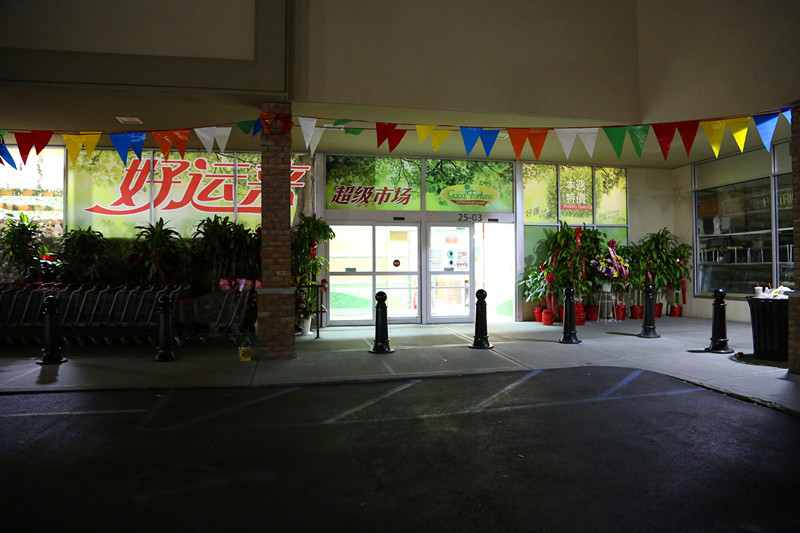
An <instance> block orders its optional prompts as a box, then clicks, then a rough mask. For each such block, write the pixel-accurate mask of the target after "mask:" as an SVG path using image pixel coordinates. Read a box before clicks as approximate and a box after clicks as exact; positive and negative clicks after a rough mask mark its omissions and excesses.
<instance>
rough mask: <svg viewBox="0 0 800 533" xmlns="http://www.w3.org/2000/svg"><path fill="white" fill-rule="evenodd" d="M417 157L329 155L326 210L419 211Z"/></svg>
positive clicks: (326, 164) (418, 166) (326, 169)
mask: <svg viewBox="0 0 800 533" xmlns="http://www.w3.org/2000/svg"><path fill="white" fill-rule="evenodd" d="M420 164H421V163H420V160H419V159H405V158H400V157H352V156H328V157H327V158H326V163H325V166H326V168H325V199H326V206H327V209H357V210H380V211H419V209H420V182H421V178H420V176H421V169H420Z"/></svg>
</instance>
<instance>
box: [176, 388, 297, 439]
mask: <svg viewBox="0 0 800 533" xmlns="http://www.w3.org/2000/svg"><path fill="white" fill-rule="evenodd" d="M299 389H300V387H289V388H288V389H284V390H281V391H278V392H274V393H272V394H268V395H266V396H262V397H261V398H256V399H255V400H250V401H249V402H244V403H240V404H238V405H233V406H231V407H226V408H225V409H219V410H217V411H212V412H211V413H207V414H205V415H203V416H198V417H195V418H190V419H189V420H186V421H184V422H181V423H180V424H175V425H174V426H172V427H173V428H176V429H178V428H185V427H187V426H191V425H192V424H196V423H197V422H204V421H206V420H209V419H211V418H214V417H216V416H219V415H221V414H224V413H230V412H231V411H236V410H238V409H242V408H244V407H249V406H251V405H255V404H257V403H260V402H264V401H266V400H271V399H273V398H277V397H278V396H283V395H284V394H288V393H290V392H294V391H296V390H299Z"/></svg>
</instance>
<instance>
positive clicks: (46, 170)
mask: <svg viewBox="0 0 800 533" xmlns="http://www.w3.org/2000/svg"><path fill="white" fill-rule="evenodd" d="M7 148H8V149H9V152H10V153H11V157H12V158H13V159H14V161H15V163H16V165H17V170H14V169H13V168H12V167H11V165H8V164H6V165H0V220H2V219H3V218H6V217H9V218H17V217H18V216H19V215H20V214H21V213H24V214H25V215H26V216H27V217H28V219H29V220H38V221H41V222H42V224H43V226H42V228H43V229H44V230H45V232H46V233H47V234H52V235H60V234H61V233H62V232H63V222H64V191H63V188H64V160H65V151H64V149H63V148H45V149H43V150H42V151H41V152H40V153H39V154H36V152H35V151H34V150H31V152H30V154H29V155H28V159H27V162H26V163H25V164H24V165H23V164H22V158H21V157H20V156H19V151H18V150H17V147H16V146H8V147H7Z"/></svg>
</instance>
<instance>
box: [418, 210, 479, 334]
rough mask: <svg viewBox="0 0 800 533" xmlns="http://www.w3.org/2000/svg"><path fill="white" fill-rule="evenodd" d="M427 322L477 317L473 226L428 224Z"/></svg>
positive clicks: (465, 320) (459, 320)
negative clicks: (475, 312)
mask: <svg viewBox="0 0 800 533" xmlns="http://www.w3.org/2000/svg"><path fill="white" fill-rule="evenodd" d="M427 255H428V257H427V267H428V269H427V290H426V291H425V292H426V294H427V295H428V302H427V306H426V311H427V312H426V317H425V322H426V323H428V324H432V323H443V322H469V321H472V320H473V317H474V312H473V309H474V299H475V295H474V294H473V287H474V286H475V276H474V261H473V258H474V257H475V249H474V240H473V226H471V225H465V226H435V225H430V226H428V249H427Z"/></svg>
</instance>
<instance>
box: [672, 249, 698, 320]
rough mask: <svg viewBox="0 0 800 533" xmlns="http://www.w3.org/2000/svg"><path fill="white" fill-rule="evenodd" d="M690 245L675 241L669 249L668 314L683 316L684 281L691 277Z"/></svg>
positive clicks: (684, 300)
mask: <svg viewBox="0 0 800 533" xmlns="http://www.w3.org/2000/svg"><path fill="white" fill-rule="evenodd" d="M691 257H692V247H691V246H690V245H689V244H686V243H675V245H674V246H673V247H672V248H671V249H670V250H669V262H668V265H667V268H666V272H667V278H668V281H669V288H668V291H669V294H670V296H671V302H670V310H669V311H670V312H669V314H670V316H673V317H681V316H683V304H685V303H686V282H687V281H688V280H690V279H691V270H692V269H691V263H690V261H691Z"/></svg>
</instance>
